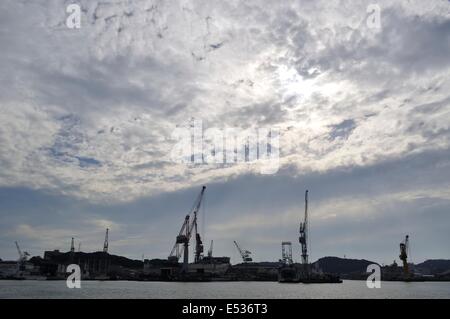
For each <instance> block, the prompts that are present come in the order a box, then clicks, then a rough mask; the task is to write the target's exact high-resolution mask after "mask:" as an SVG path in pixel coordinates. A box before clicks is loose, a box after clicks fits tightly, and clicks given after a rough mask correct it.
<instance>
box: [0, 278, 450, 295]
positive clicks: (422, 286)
mask: <svg viewBox="0 0 450 319" xmlns="http://www.w3.org/2000/svg"><path fill="white" fill-rule="evenodd" d="M0 298H33V299H34V298H58V299H59V298H121V299H122V298H183V299H184V298H190V299H196V298H232V299H239V298H269V299H271V298H294V299H307V298H446V299H449V298H450V282H413V283H404V282H382V283H381V288H379V289H369V288H367V286H366V282H365V281H354V280H345V281H344V282H343V283H342V284H310V285H305V284H279V283H276V282H204V283H174V282H132V281H83V282H82V283H81V288H80V289H69V288H67V286H66V282H65V281H32V280H25V281H14V280H11V281H9V280H0Z"/></svg>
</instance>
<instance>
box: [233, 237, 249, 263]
mask: <svg viewBox="0 0 450 319" xmlns="http://www.w3.org/2000/svg"><path fill="white" fill-rule="evenodd" d="M234 244H235V245H236V248H237V250H238V251H239V254H240V255H241V257H242V261H243V262H244V263H246V262H252V261H253V259H252V257H251V254H252V253H251V252H250V251H248V250H242V249H241V247H239V245H238V243H237V242H236V241H234Z"/></svg>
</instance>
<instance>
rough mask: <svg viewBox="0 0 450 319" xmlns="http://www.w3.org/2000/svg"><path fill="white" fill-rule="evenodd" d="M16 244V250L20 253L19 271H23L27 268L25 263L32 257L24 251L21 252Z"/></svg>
mask: <svg viewBox="0 0 450 319" xmlns="http://www.w3.org/2000/svg"><path fill="white" fill-rule="evenodd" d="M15 243H16V248H17V252H18V253H19V259H18V260H17V267H18V269H19V270H22V269H23V267H24V266H25V263H26V261H27V259H28V256H30V254H29V253H27V252H26V251H24V252H22V250H20V247H19V244H18V243H17V241H16V242H15Z"/></svg>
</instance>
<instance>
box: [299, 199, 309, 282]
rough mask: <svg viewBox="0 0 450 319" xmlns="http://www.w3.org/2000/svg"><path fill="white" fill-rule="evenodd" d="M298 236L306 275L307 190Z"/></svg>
mask: <svg viewBox="0 0 450 319" xmlns="http://www.w3.org/2000/svg"><path fill="white" fill-rule="evenodd" d="M299 232H300V237H299V238H298V241H299V242H300V245H301V247H302V264H303V267H304V271H305V273H306V275H307V274H308V190H306V192H305V217H304V220H303V222H300V231H299Z"/></svg>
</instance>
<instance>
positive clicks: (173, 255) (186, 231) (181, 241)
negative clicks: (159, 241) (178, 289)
mask: <svg viewBox="0 0 450 319" xmlns="http://www.w3.org/2000/svg"><path fill="white" fill-rule="evenodd" d="M205 189H206V186H203V187H202V190H201V192H200V194H199V195H198V197H197V199H196V201H195V203H194V206H193V207H192V209H191V211H190V212H189V213H188V214H187V215H186V217H185V219H184V222H183V225H182V226H181V230H180V232H179V233H178V236H177V237H176V240H175V244H174V245H173V248H172V251H171V252H170V255H169V258H168V259H169V260H170V261H174V262H178V261H179V259H180V257H181V254H183V267H182V271H183V272H187V267H188V263H189V241H190V239H191V237H192V234H193V233H195V240H196V244H195V262H199V261H200V260H201V258H202V257H203V242H202V240H201V237H200V234H199V233H198V229H197V213H198V211H199V210H200V207H201V204H202V200H203V195H204V193H205ZM180 246H183V249H181V247H180Z"/></svg>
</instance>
